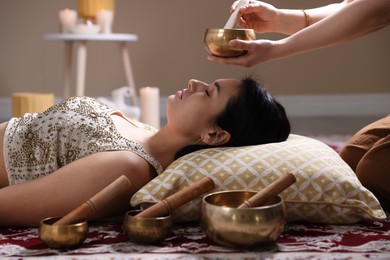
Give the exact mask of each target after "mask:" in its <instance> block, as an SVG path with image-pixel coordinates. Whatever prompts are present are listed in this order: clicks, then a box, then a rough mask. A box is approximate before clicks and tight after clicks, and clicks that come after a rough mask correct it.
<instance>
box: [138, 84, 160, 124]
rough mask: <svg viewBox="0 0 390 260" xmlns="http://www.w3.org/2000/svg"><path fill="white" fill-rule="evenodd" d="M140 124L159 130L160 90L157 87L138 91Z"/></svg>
mask: <svg viewBox="0 0 390 260" xmlns="http://www.w3.org/2000/svg"><path fill="white" fill-rule="evenodd" d="M140 99H141V122H143V123H145V124H147V125H150V126H153V127H154V128H156V129H159V128H160V90H159V88H157V87H143V88H141V89H140Z"/></svg>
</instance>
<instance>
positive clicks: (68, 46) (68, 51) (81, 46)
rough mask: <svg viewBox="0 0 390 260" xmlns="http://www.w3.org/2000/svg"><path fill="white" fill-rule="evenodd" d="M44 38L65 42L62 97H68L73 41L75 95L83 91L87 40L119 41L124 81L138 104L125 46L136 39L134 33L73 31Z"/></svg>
mask: <svg viewBox="0 0 390 260" xmlns="http://www.w3.org/2000/svg"><path fill="white" fill-rule="evenodd" d="M43 39H45V40H59V41H64V43H65V69H64V70H65V71H64V87H63V98H68V97H70V95H71V94H70V79H71V71H72V49H73V43H75V42H77V71H76V73H77V74H76V96H83V95H84V91H85V72H86V66H87V41H110V42H117V43H119V50H120V53H121V58H122V65H123V68H124V72H125V76H126V81H127V84H128V86H129V87H130V92H132V93H130V94H131V95H132V102H133V104H134V105H138V102H137V98H136V90H135V83H134V75H133V71H132V68H131V63H130V55H129V52H128V49H127V47H126V43H127V42H135V41H137V40H138V35H136V34H124V33H110V34H102V33H101V34H73V33H54V34H45V35H44V36H43Z"/></svg>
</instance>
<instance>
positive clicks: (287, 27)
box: [231, 0, 353, 35]
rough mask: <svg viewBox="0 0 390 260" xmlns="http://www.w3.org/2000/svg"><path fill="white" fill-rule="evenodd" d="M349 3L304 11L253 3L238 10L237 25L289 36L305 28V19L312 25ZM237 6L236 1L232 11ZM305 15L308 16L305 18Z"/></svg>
mask: <svg viewBox="0 0 390 260" xmlns="http://www.w3.org/2000/svg"><path fill="white" fill-rule="evenodd" d="M351 1H353V0H345V1H343V2H341V3H336V4H330V5H326V6H321V7H318V8H313V9H306V10H305V11H303V10H302V9H278V8H276V7H274V6H273V5H271V4H268V3H265V2H260V1H253V2H252V3H250V4H248V5H246V6H245V7H243V8H240V12H241V14H242V17H241V19H240V20H239V25H240V26H242V27H244V28H248V29H249V28H250V29H254V30H255V31H256V32H258V33H265V32H277V33H283V34H287V35H291V34H294V33H296V32H297V31H299V30H301V29H303V28H305V26H306V22H307V19H308V20H309V21H308V22H309V23H310V24H314V23H316V22H318V21H320V20H322V19H323V18H325V17H327V16H329V15H330V14H332V13H334V12H336V11H338V10H340V9H341V8H342V7H343V6H345V5H346V4H347V3H349V2H351ZM237 4H238V1H236V2H234V3H233V5H232V8H231V9H232V11H233V10H234V9H235V8H236V6H237ZM305 13H306V14H307V15H308V17H307V18H306V17H305Z"/></svg>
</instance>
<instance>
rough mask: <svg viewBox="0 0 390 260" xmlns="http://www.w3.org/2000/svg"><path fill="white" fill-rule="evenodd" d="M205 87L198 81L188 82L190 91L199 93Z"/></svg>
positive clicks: (191, 80)
mask: <svg viewBox="0 0 390 260" xmlns="http://www.w3.org/2000/svg"><path fill="white" fill-rule="evenodd" d="M202 86H203V84H202V82H200V81H199V80H196V79H190V80H189V82H188V89H189V90H190V91H197V90H198V89H200V88H201V87H202Z"/></svg>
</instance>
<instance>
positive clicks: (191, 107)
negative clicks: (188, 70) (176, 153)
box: [167, 79, 241, 135]
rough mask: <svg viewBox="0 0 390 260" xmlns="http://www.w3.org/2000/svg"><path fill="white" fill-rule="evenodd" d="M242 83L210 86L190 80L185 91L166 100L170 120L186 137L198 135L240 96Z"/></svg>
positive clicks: (223, 81)
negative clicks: (230, 101)
mask: <svg viewBox="0 0 390 260" xmlns="http://www.w3.org/2000/svg"><path fill="white" fill-rule="evenodd" d="M240 85H241V81H240V80H238V79H219V80H216V81H214V82H212V83H210V84H207V83H204V82H201V81H198V80H194V79H191V80H190V81H189V82H188V87H187V88H186V89H182V90H179V91H178V92H177V93H176V95H171V96H169V97H168V99H167V120H168V123H169V124H174V125H176V127H177V128H178V129H181V130H182V132H183V133H184V134H187V135H191V134H192V135H199V133H200V131H202V130H203V129H204V128H205V127H212V126H214V125H215V123H214V121H215V118H216V116H217V115H219V114H220V113H221V112H222V111H223V110H224V109H225V107H226V105H227V102H228V101H229V99H231V98H232V97H234V96H236V95H238V93H239V87H240Z"/></svg>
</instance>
